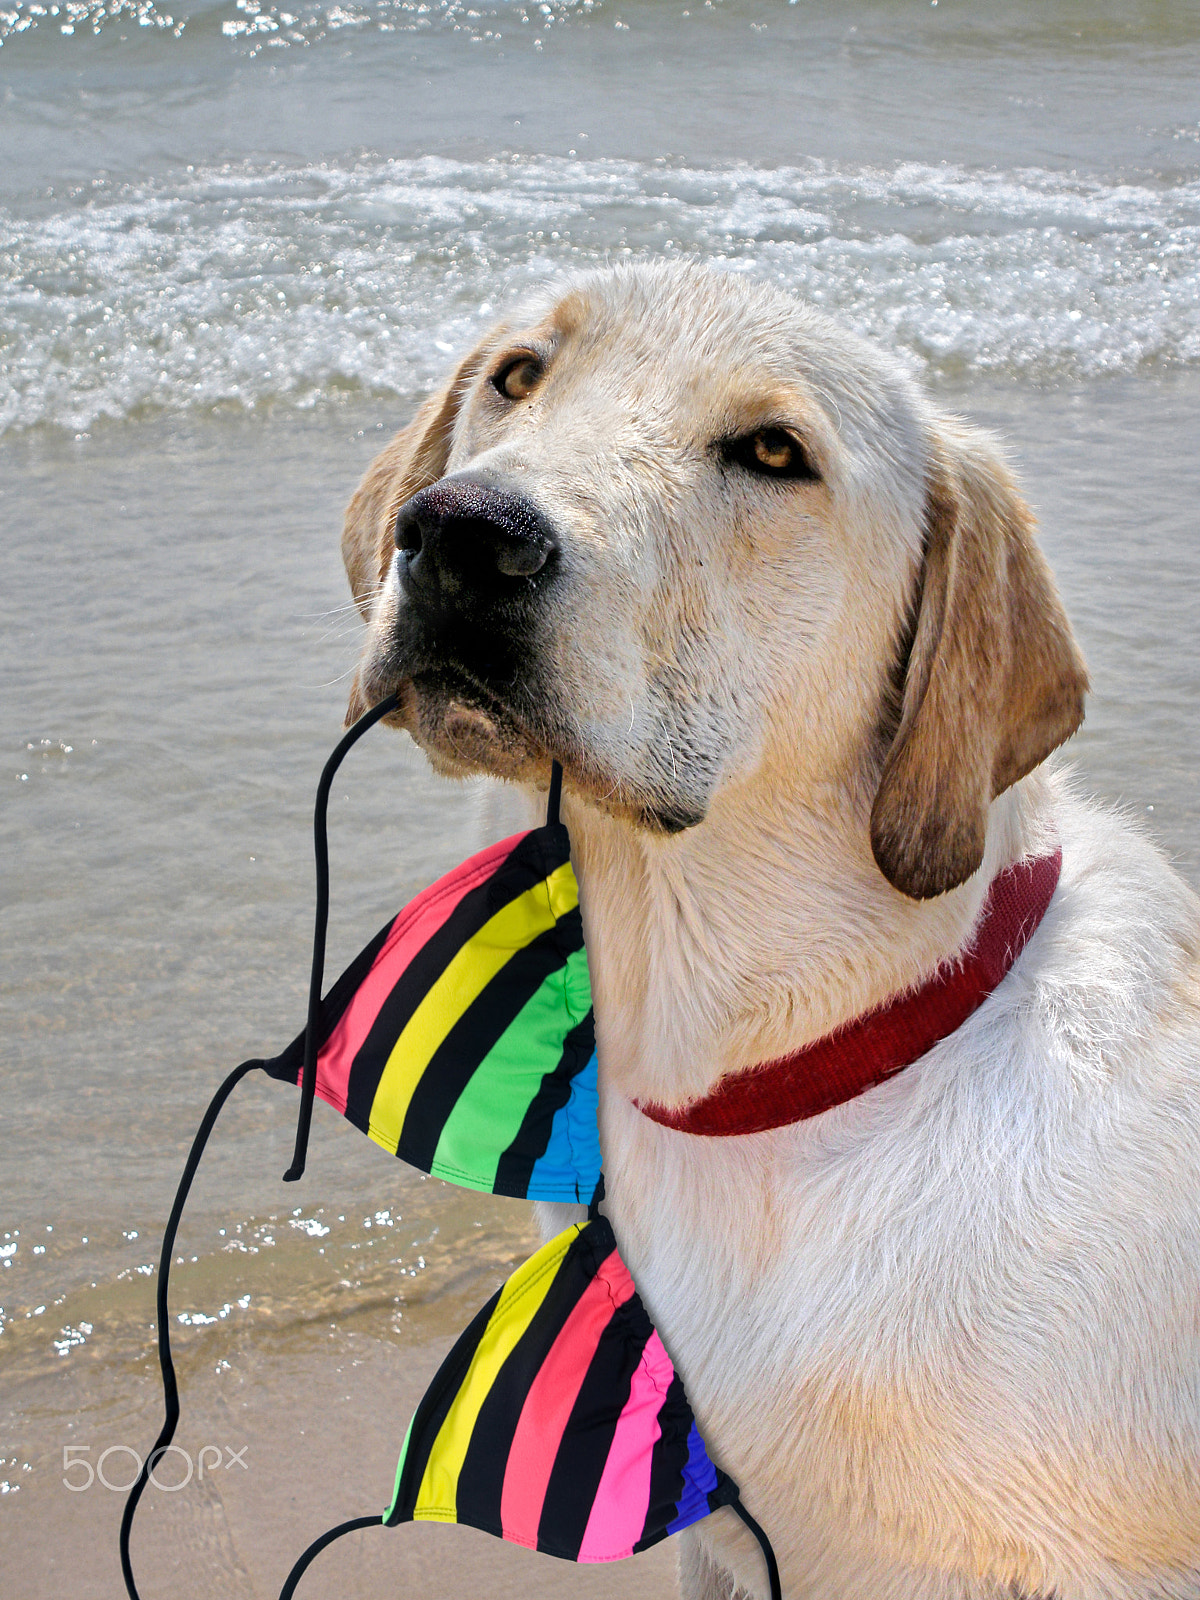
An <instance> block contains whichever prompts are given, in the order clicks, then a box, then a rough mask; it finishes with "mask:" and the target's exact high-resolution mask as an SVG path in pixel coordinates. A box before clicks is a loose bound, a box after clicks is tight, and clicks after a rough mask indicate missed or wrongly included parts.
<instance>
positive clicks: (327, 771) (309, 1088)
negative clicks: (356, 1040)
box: [283, 693, 400, 1183]
mask: <svg viewBox="0 0 1200 1600" xmlns="http://www.w3.org/2000/svg"><path fill="white" fill-rule="evenodd" d="M399 701H400V696H399V694H398V693H397V694H390V695H388V697H387V699H386V700H381V701H380V702H379V704H378V705H377V706H372V707H371V709H370V711H368V712H367V713H366V714H365V715H364V716H361V717H359V719H358V721H357V722H356V723H355V724H354V726H353V727H352V728H351V729H350V730H349V732H348V733H346V735H345V737H344V738H343V739H342V740H341V742H340V743H339V744H338V746H337V748H336V749H335V750H334V752H333V754H332V755H331V756H330V758H329V760H328V761H327V762H326V763H325V766H324V769H323V771H322V773H321V779H320V782H319V783H318V784H317V803H316V807H315V809H314V812H313V851H314V853H315V855H316V858H317V914H316V921H315V923H314V926H313V953H312V973H311V975H310V977H309V982H308V1022H307V1024H306V1025H305V1029H304V1073H303V1076H302V1079H301V1083H302V1087H301V1090H300V1111H299V1113H298V1115H297V1117H296V1148H295V1150H294V1151H293V1153H292V1164H291V1166H290V1167H289V1168H288V1169H287V1171H286V1172H285V1173H284V1175H283V1181H284V1183H295V1182H296V1180H297V1178H302V1177H303V1176H304V1163H305V1160H306V1159H307V1157H308V1130H309V1127H310V1125H311V1123H312V1109H313V1097H314V1095H315V1094H316V1092H317V1024H318V1022H319V1020H320V1015H321V985H322V983H323V982H324V979H325V934H326V932H327V930H328V928H329V833H328V829H327V827H326V819H327V817H328V813H329V789H330V786H331V785H332V783H333V779H334V774H335V773H336V772H337V769H338V768H339V767H340V766H341V764H342V762H343V761H344V760H345V758H346V755H347V752H348V751H349V750H350V749H351V748H352V747H353V746H354V745H355V744H357V743H358V741H359V740H360V739H361V738H362V736H363V734H364V733H366V732H367V730H368V729H369V728H373V727H374V726H375V724H376V723H377V722H378V721H379V719H380V718H381V717H386V716H387V714H388V712H389V711H394V710H395V709H396V706H397V705H398V704H399Z"/></svg>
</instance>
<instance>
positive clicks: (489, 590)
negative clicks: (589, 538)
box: [396, 478, 558, 608]
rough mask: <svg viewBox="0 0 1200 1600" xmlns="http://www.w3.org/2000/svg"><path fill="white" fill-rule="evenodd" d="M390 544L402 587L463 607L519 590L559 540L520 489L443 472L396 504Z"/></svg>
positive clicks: (421, 597)
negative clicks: (397, 554) (395, 552)
mask: <svg viewBox="0 0 1200 1600" xmlns="http://www.w3.org/2000/svg"><path fill="white" fill-rule="evenodd" d="M396 548H397V550H399V552H400V580H401V583H402V584H403V585H404V589H405V591H406V593H408V594H410V595H411V596H412V597H413V598H414V599H415V600H417V601H419V602H421V603H423V604H428V605H433V606H437V607H439V608H440V607H443V606H448V607H456V608H457V607H465V608H469V607H470V606H471V605H472V604H489V603H491V602H494V601H497V600H503V599H505V598H509V597H515V596H516V595H518V594H520V593H523V592H526V591H527V590H528V580H529V579H530V578H532V577H534V575H535V574H537V573H539V572H541V571H542V569H543V568H544V567H545V566H546V564H547V563H548V562H549V561H550V559H551V557H552V556H553V555H554V554H555V552H556V551H557V549H558V541H557V540H556V539H555V537H554V533H553V530H552V529H551V528H550V527H549V525H548V524H547V522H546V520H545V518H544V517H543V516H542V515H541V513H540V512H539V511H538V509H537V507H536V506H534V505H533V504H532V503H531V502H530V501H529V500H527V499H526V498H525V497H524V496H523V495H520V494H516V493H514V492H513V491H512V490H510V489H501V488H497V487H495V486H493V485H490V484H483V483H472V482H471V481H470V480H469V479H460V478H443V479H442V480H441V481H440V482H439V483H432V484H430V485H429V487H428V488H427V489H422V490H420V491H419V492H418V493H417V494H415V495H413V497H412V499H411V500H408V501H406V502H405V504H404V505H402V506H401V507H400V511H399V514H398V515H397V517H396Z"/></svg>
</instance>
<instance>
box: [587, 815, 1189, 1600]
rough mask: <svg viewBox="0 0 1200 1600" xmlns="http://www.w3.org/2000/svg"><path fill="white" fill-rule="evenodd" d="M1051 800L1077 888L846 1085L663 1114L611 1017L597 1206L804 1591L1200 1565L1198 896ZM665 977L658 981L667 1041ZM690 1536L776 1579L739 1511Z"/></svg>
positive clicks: (1181, 1569)
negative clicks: (1023, 947)
mask: <svg viewBox="0 0 1200 1600" xmlns="http://www.w3.org/2000/svg"><path fill="white" fill-rule="evenodd" d="M1060 806H1061V807H1062V808H1065V813H1066V814H1065V815H1064V816H1063V819H1062V820H1063V821H1064V823H1065V824H1066V827H1065V830H1064V871H1063V879H1062V885H1061V888H1060V891H1059V893H1058V895H1057V897H1056V899H1055V902H1054V903H1053V905H1052V906H1051V909H1050V912H1049V913H1048V915H1047V917H1046V920H1045V923H1044V925H1043V927H1042V929H1041V930H1040V932H1039V934H1038V935H1036V936H1035V940H1034V942H1033V943H1032V944H1031V946H1030V947H1029V950H1028V952H1027V953H1026V955H1025V956H1024V957H1023V958H1022V960H1021V961H1020V962H1019V963H1018V966H1017V968H1016V969H1014V971H1013V973H1012V974H1010V976H1009V978H1008V979H1007V980H1006V981H1005V983H1004V985H1002V987H1001V989H1000V990H999V991H997V993H996V994H995V995H994V996H993V997H992V998H991V999H990V1000H989V1002H988V1003H987V1005H986V1006H985V1007H984V1008H983V1010H982V1011H980V1012H979V1013H977V1014H976V1016H975V1017H973V1018H971V1019H970V1020H969V1021H968V1023H966V1024H965V1025H964V1026H963V1028H961V1029H960V1030H959V1032H958V1033H957V1034H955V1035H953V1036H951V1038H949V1039H947V1040H946V1041H944V1042H943V1043H942V1044H941V1045H940V1046H938V1047H937V1048H936V1049H935V1050H934V1051H933V1052H931V1053H930V1054H929V1055H928V1056H927V1057H925V1058H924V1059H923V1060H922V1061H921V1062H919V1063H917V1064H915V1065H914V1066H912V1067H910V1068H909V1069H907V1070H906V1071H905V1072H904V1073H902V1074H901V1075H900V1076H899V1077H898V1078H896V1079H894V1080H892V1081H891V1082H890V1083H888V1084H885V1085H882V1086H880V1087H879V1088H877V1089H875V1090H874V1091H872V1092H871V1093H870V1094H868V1095H867V1096H864V1097H862V1098H860V1099H858V1100H856V1101H853V1102H850V1103H848V1104H847V1105H845V1106H843V1107H840V1108H838V1109H836V1110H834V1111H833V1112H830V1113H827V1114H825V1115H824V1116H821V1117H819V1118H816V1119H813V1120H811V1121H809V1122H806V1123H800V1124H797V1125H795V1126H793V1127H789V1128H783V1129H779V1130H777V1131H775V1132H772V1133H766V1134H759V1135H750V1136H742V1137H735V1138H731V1139H713V1140H709V1139H700V1138H695V1137H692V1136H690V1135H686V1134H679V1133H674V1132H671V1131H670V1130H667V1129H664V1128H661V1127H659V1126H657V1125H656V1124H653V1123H651V1122H650V1121H649V1120H648V1119H646V1118H644V1117H643V1116H642V1115H641V1114H640V1113H639V1112H638V1111H637V1109H636V1108H635V1107H634V1106H633V1105H632V1104H631V1103H630V1101H629V1099H628V1098H627V1095H626V1093H625V1092H623V1089H622V1088H617V1087H615V1086H614V1084H613V1081H612V1080H613V1078H614V1077H616V1076H617V1075H616V1074H614V1073H611V1072H609V1071H607V1070H606V1065H605V1049H604V1046H605V1041H606V1038H607V1036H608V1034H609V1032H610V1031H612V1032H613V1033H615V1034H616V1036H618V1037H619V1036H620V1030H619V1028H618V1029H616V1030H612V1029H611V1019H610V1020H609V1022H608V1023H607V1025H606V1021H605V1018H604V1017H603V1016H602V1019H601V1045H602V1050H601V1074H602V1105H601V1126H602V1137H603V1143H604V1149H605V1162H606V1171H607V1177H608V1184H609V1200H608V1203H607V1205H606V1210H607V1212H608V1214H609V1216H610V1217H611V1218H612V1220H613V1223H614V1226H615V1228H616V1231H617V1236H618V1238H619V1240H620V1241H621V1247H622V1251H623V1254H624V1255H625V1257H626V1259H627V1261H628V1263H629V1265H630V1268H631V1270H632V1271H633V1273H634V1276H635V1279H636V1281H637V1283H638V1285H639V1288H640V1290H641V1292H642V1295H643V1297H644V1299H645V1300H646V1302H647V1306H648V1309H649V1310H650V1313H651V1316H652V1317H653V1318H654V1320H655V1321H656V1323H657V1325H658V1326H659V1327H660V1329H661V1331H662V1333H663V1337H664V1339H665V1340H666V1342H667V1345H668V1348H669V1349H670V1350H671V1352H672V1355H673V1357H674V1359H675V1360H676V1362H677V1363H678V1365H679V1367H680V1369H681V1371H682V1373H683V1375H684V1377H685V1381H686V1383H687V1386H688V1391H689V1394H690V1396H691V1398H692V1401H693V1404H694V1406H695V1408H696V1410H697V1413H698V1417H699V1420H700V1423H701V1427H702V1429H703V1430H704V1432H705V1434H706V1436H707V1437H708V1438H709V1440H710V1443H711V1445H712V1447H713V1450H714V1453H715V1455H716V1458H717V1459H718V1460H719V1461H720V1462H721V1463H722V1464H723V1465H724V1466H725V1467H726V1468H727V1470H729V1471H730V1472H731V1474H732V1475H733V1476H734V1477H735V1478H736V1479H737V1480H738V1481H739V1482H740V1483H741V1485H742V1488H743V1493H744V1497H745V1498H746V1500H747V1503H748V1505H749V1506H750V1508H751V1509H752V1510H753V1511H754V1513H755V1514H756V1515H757V1516H758V1517H759V1519H760V1520H761V1521H762V1522H763V1523H764V1525H765V1526H766V1527H767V1529H768V1531H769V1533H770V1535H771V1537H772V1539H773V1541H774V1542H775V1545H776V1548H777V1550H778V1552H779V1556H780V1560H781V1566H782V1570H783V1573H784V1582H785V1592H786V1593H788V1594H794V1595H804V1596H812V1597H823V1596H826V1595H828V1596H829V1600H835V1597H836V1600H857V1597H858V1596H860V1595H861V1596H862V1597H863V1600H867V1596H870V1597H871V1600H878V1597H879V1596H886V1595H890V1594H893V1593H894V1594H896V1595H897V1596H899V1595H901V1594H903V1595H905V1596H914V1595H917V1596H921V1595H928V1596H930V1597H933V1596H941V1595H951V1594H953V1595H964V1596H965V1595H979V1596H985V1595H988V1596H990V1595H994V1594H999V1593H1006V1594H1007V1593H1012V1592H1014V1591H1020V1592H1024V1593H1027V1594H1036V1593H1047V1592H1049V1591H1051V1590H1054V1591H1056V1592H1057V1594H1058V1595H1059V1596H1061V1597H1062V1600H1072V1597H1074V1596H1079V1597H1080V1600H1083V1597H1084V1596H1088V1597H1090V1596H1093V1595H1095V1596H1097V1597H1099V1596H1101V1595H1113V1596H1117V1595H1133V1594H1155V1595H1172V1596H1174V1595H1179V1596H1184V1595H1189V1596H1190V1595H1195V1594H1197V1593H1200V1575H1197V1573H1196V1572H1195V1570H1194V1568H1193V1569H1190V1570H1189V1567H1188V1565H1187V1563H1188V1560H1189V1556H1188V1538H1189V1536H1188V1535H1186V1534H1185V1533H1184V1531H1183V1530H1185V1529H1187V1528H1189V1527H1190V1528H1193V1529H1194V1528H1195V1527H1196V1526H1197V1525H1198V1519H1200V1485H1198V1481H1197V1463H1198V1462H1200V1403H1198V1401H1200V1390H1198V1388H1197V1374H1198V1373H1200V1334H1198V1331H1197V1324H1196V1304H1195V1298H1194V1295H1195V1262H1196V1260H1198V1259H1200V1223H1198V1221H1197V1214H1198V1209H1200V1206H1198V1201H1197V1196H1198V1195H1200V1170H1197V1159H1196V1140H1195V1132H1194V1129H1191V1130H1190V1131H1189V1130H1188V1128H1187V1126H1186V1124H1185V1123H1184V1122H1181V1120H1180V1113H1181V1110H1182V1109H1183V1108H1184V1107H1186V1105H1187V1104H1188V1103H1189V1102H1190V1104H1191V1105H1192V1106H1193V1107H1194V1106H1195V1104H1196V1097H1197V1077H1198V1074H1197V1067H1196V1062H1197V1059H1198V1057H1200V1050H1198V1049H1197V1015H1198V1013H1197V1008H1196V1004H1195V998H1194V996H1195V993H1196V991H1195V988H1194V984H1195V973H1196V968H1195V965H1194V958H1195V951H1196V937H1197V935H1196V922H1195V905H1194V901H1193V900H1192V898H1191V896H1190V895H1189V894H1188V892H1187V891H1186V890H1184V889H1183V888H1182V885H1178V882H1177V880H1175V879H1174V877H1173V875H1172V874H1170V872H1169V870H1168V869H1167V868H1166V867H1165V864H1163V863H1162V862H1161V861H1160V859H1159V858H1158V857H1157V856H1156V855H1155V854H1154V852H1153V851H1152V850H1150V849H1149V848H1148V847H1146V846H1144V845H1142V844H1141V843H1140V841H1138V840H1136V839H1134V838H1132V837H1131V836H1129V835H1128V834H1126V833H1125V831H1124V829H1123V828H1122V827H1121V825H1120V824H1119V823H1117V822H1116V821H1115V819H1112V818H1109V817H1102V816H1100V815H1099V814H1097V813H1095V812H1091V811H1089V810H1087V809H1086V808H1084V807H1081V806H1079V805H1078V804H1077V803H1075V802H1073V801H1070V800H1069V799H1067V798H1066V797H1060ZM1114 852H1115V855H1116V856H1117V857H1119V859H1120V863H1121V876H1120V879H1118V876H1117V874H1116V872H1114V871H1113V867H1112V863H1113V860H1114ZM1131 863H1132V866H1131ZM593 898H595V897H593ZM1189 941H1190V944H1189ZM603 942H604V941H603V939H601V940H599V941H598V943H599V944H600V946H601V948H602V947H603ZM1164 946H1165V947H1166V949H1167V951H1168V952H1173V953H1174V957H1175V962H1174V971H1173V972H1172V971H1171V970H1169V969H1170V967H1171V963H1170V962H1169V961H1168V962H1167V963H1166V965H1164V960H1163V956H1164ZM1189 950H1190V952H1191V954H1190V957H1189ZM1189 960H1190V961H1191V965H1190V967H1189ZM654 967H655V964H654V962H653V961H651V960H648V961H647V971H648V972H649V973H651V975H652V974H653V971H654ZM669 967H670V963H665V962H661V963H659V970H668V969H669ZM1189 972H1190V977H1189ZM1189 983H1191V984H1192V985H1193V988H1192V989H1191V991H1190V993H1191V995H1192V999H1191V1000H1190V1002H1187V1003H1185V1004H1184V1005H1183V1006H1182V1007H1181V1006H1180V995H1181V994H1186V993H1188V992H1189ZM600 987H601V989H602V990H603V978H602V977H601V985H600ZM610 998H611V997H610ZM671 1003H672V996H671V995H670V994H669V993H662V992H659V993H656V992H655V990H654V984H653V979H652V977H651V981H650V983H649V985H648V988H647V989H646V990H645V991H643V993H642V994H641V995H640V997H639V1002H638V1004H639V1007H640V1010H641V1015H642V1018H643V1019H644V1020H645V1019H649V1021H648V1025H650V1026H652V1027H655V1028H656V1029H657V1032H658V1036H660V1037H661V1035H662V1026H661V1020H660V1021H659V1022H657V1023H656V1022H655V1021H654V1016H655V1007H660V1008H664V1009H665V1008H667V1007H669V1006H670V1005H671ZM1181 1239H1182V1240H1184V1241H1185V1243H1184V1244H1183V1246H1182V1247H1181V1244H1180V1241H1181ZM1189 1242H1190V1248H1191V1251H1192V1257H1191V1269H1190V1270H1191V1277H1190V1280H1189V1278H1188V1270H1189V1269H1188V1266H1187V1264H1186V1260H1185V1259H1184V1258H1185V1257H1186V1254H1187V1249H1188V1247H1189ZM1189 1281H1190V1282H1191V1283H1192V1298H1191V1299H1190V1300H1189V1298H1188V1293H1187V1289H1186V1284H1187V1283H1188V1282H1189ZM1172 1308H1174V1309H1173V1310H1172ZM696 1537H697V1538H699V1539H700V1540H701V1541H702V1542H704V1543H705V1544H706V1545H707V1546H708V1547H709V1549H710V1550H711V1552H712V1554H713V1556H714V1557H715V1559H716V1560H717V1561H719V1563H720V1564H721V1566H723V1567H725V1568H726V1569H727V1570H728V1571H730V1572H731V1573H732V1574H733V1575H734V1576H735V1577H736V1578H737V1579H738V1581H739V1582H740V1583H742V1584H743V1585H744V1586H745V1587H746V1590H747V1592H748V1593H757V1592H758V1589H759V1587H760V1586H761V1570H760V1566H759V1564H758V1556H757V1552H756V1550H755V1548H754V1547H753V1545H752V1544H750V1542H749V1541H748V1540H747V1539H745V1538H743V1537H742V1536H741V1534H740V1530H738V1529H737V1528H736V1527H735V1526H734V1525H733V1524H732V1519H729V1525H728V1526H726V1525H725V1519H724V1518H723V1517H721V1516H718V1517H715V1518H713V1519H711V1520H710V1522H709V1523H707V1524H705V1525H703V1527H702V1528H701V1530H700V1531H699V1532H698V1534H697V1535H696Z"/></svg>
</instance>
